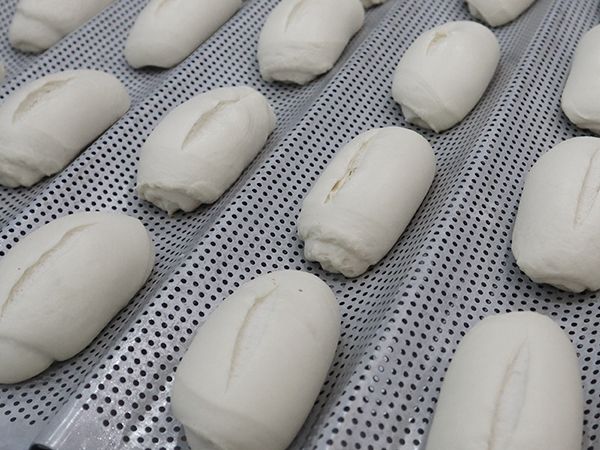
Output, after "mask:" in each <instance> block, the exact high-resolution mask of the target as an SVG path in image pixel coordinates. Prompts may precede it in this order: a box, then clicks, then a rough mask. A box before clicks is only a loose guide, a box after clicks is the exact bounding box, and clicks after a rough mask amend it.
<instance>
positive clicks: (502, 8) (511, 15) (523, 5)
mask: <svg viewBox="0 0 600 450" xmlns="http://www.w3.org/2000/svg"><path fill="white" fill-rule="evenodd" d="M465 1H466V2H467V6H468V7H469V12H470V13H471V15H472V16H473V17H475V18H476V19H479V20H483V21H484V22H486V23H487V24H489V25H490V26H492V27H499V26H500V25H504V24H507V23H508V22H511V21H513V20H515V19H516V18H517V17H519V16H520V15H521V14H523V12H524V11H525V10H526V9H527V8H529V7H530V6H531V5H532V4H533V3H534V2H535V0H465Z"/></svg>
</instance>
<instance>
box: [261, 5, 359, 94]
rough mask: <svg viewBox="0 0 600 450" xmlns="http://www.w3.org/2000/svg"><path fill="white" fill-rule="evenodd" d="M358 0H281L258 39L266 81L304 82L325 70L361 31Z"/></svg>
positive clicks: (262, 70)
mask: <svg viewBox="0 0 600 450" xmlns="http://www.w3.org/2000/svg"><path fill="white" fill-rule="evenodd" d="M364 16H365V12H364V9H363V6H362V3H361V0H282V1H281V2H280V3H279V4H278V5H277V6H276V7H275V9H274V10H273V11H272V12H271V15H270V16H269V18H268V19H267V21H266V23H265V25H264V27H263V29H262V32H261V33H260V39H259V41H258V64H259V66H260V73H261V75H262V77H263V78H264V79H265V80H266V81H283V82H289V83H296V84H306V83H308V82H309V81H311V80H313V79H315V78H316V77H318V76H319V75H321V74H323V73H325V72H327V71H328V70H329V69H331V68H332V67H333V65H334V64H335V62H336V61H337V60H338V58H339V57H340V55H341V54H342V52H343V51H344V48H346V45H348V42H349V41H350V38H352V36H354V34H355V33H356V32H357V31H358V30H360V28H361V27H362V25H363V22H364Z"/></svg>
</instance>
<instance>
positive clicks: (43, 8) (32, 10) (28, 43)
mask: <svg viewBox="0 0 600 450" xmlns="http://www.w3.org/2000/svg"><path fill="white" fill-rule="evenodd" d="M113 1H114V0H52V1H48V0H44V1H42V0H19V3H17V10H16V11H15V15H14V17H13V20H12V23H11V25H10V30H9V39H10V43H11V45H12V46H13V47H14V48H16V49H18V50H21V51H23V52H31V53H39V52H43V51H44V50H46V49H48V48H50V47H52V46H53V45H54V44H56V43H57V42H58V41H60V40H61V39H62V38H63V37H65V36H66V35H67V34H69V33H71V32H72V31H75V30H76V29H77V28H79V27H80V26H81V25H83V24H84V23H85V22H87V21H88V20H90V19H91V18H92V17H94V16H95V15H96V14H98V13H99V12H100V11H102V10H103V9H104V8H106V7H107V6H108V5H110V4H111V3H112V2H113Z"/></svg>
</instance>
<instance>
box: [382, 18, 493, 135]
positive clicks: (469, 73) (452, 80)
mask: <svg viewBox="0 0 600 450" xmlns="http://www.w3.org/2000/svg"><path fill="white" fill-rule="evenodd" d="M499 60H500V46H499V45H498V40H497V39H496V36H494V33H492V32H491V31H490V30H489V29H487V28H486V27H484V26H483V25H480V24H478V23H476V22H468V21H460V22H448V23H446V24H444V25H440V26H439V27H436V28H433V29H432V30H429V31H426V32H425V33H423V34H422V35H421V36H419V37H418V38H417V40H415V42H413V43H412V44H411V46H410V47H409V48H408V50H406V52H405V53H404V55H403V56H402V59H401V60H400V63H399V64H398V67H397V68H396V72H395V73H394V81H393V86H392V96H393V97H394V100H395V101H396V102H397V103H399V104H400V106H401V107H402V114H403V115H404V118H405V119H406V121H407V122H410V123H414V124H415V125H418V126H420V127H423V128H429V129H432V130H434V131H436V132H438V133H439V132H440V131H444V130H447V129H448V128H451V127H453V126H454V125H456V124H457V123H459V122H460V121H461V120H463V119H464V118H465V117H466V116H467V114H469V112H471V110H472V109H473V108H474V107H475V105H477V103H478V102H479V100H480V99H481V96H482V95H483V93H484V92H485V90H486V89H487V87H488V85H489V83H490V81H491V80H492V78H493V77H494V73H495V72H496V67H497V66H498V61H499Z"/></svg>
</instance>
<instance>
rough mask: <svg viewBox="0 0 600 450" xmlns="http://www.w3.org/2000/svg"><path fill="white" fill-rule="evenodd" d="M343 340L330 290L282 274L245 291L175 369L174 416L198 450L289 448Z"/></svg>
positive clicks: (307, 278)
mask: <svg viewBox="0 0 600 450" xmlns="http://www.w3.org/2000/svg"><path fill="white" fill-rule="evenodd" d="M339 335H340V312H339V309H338V305H337V302H336V299H335V297H334V295H333V292H331V289H329V287H328V286H327V285H326V284H325V283H323V282H322V281H321V280H319V279H318V278H317V277H315V276H314V275H310V274H308V273H305V272H294V271H282V272H274V273H271V274H268V275H263V276H261V277H259V278H256V279H255V280H253V281H251V282H249V283H247V284H245V285H243V286H241V287H240V288H239V289H238V290H237V291H236V292H235V293H234V294H232V295H231V296H230V297H229V298H227V299H226V300H225V301H224V302H223V303H222V304H221V305H220V306H219V307H218V308H217V309H216V310H215V311H214V312H213V313H212V314H211V315H210V317H209V318H208V320H207V321H206V322H205V323H204V324H203V325H202V326H201V327H200V329H199V330H198V333H197V334H196V337H195V338H194V340H193V342H192V344H191V346H190V348H189V350H188V351H187V353H186V355H185V357H184V358H183V360H182V361H181V364H180V365H179V368H178V369H177V376H176V377H175V383H174V385H173V391H172V407H173V413H174V414H175V417H176V418H177V419H179V421H180V422H181V423H183V425H184V428H185V434H186V437H187V441H188V443H189V444H190V447H191V448H192V450H217V449H228V450H284V449H285V448H287V446H288V445H289V444H290V443H291V442H292V440H293V439H294V436H295V435H296V434H297V433H298V431H299V430H300V428H301V427H302V424H303V422H304V421H305V420H306V417H307V416H308V413H309V412H310V410H311V408H312V406H313V403H314V401H315V399H316V398H317V395H318V394H319V391H320V389H321V387H322V384H323V381H324V380H325V377H326V376H327V372H328V370H329V366H330V365H331V362H332V360H333V356H334V354H335V349H336V346H337V342H338V339H339Z"/></svg>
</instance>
